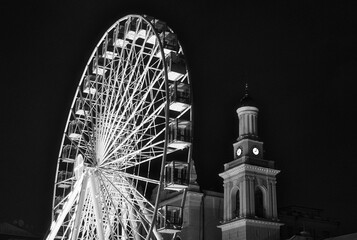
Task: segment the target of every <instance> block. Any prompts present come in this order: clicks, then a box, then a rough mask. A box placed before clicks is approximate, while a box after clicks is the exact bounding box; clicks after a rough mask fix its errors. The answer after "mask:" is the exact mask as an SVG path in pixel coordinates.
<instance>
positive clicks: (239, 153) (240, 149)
mask: <svg viewBox="0 0 357 240" xmlns="http://www.w3.org/2000/svg"><path fill="white" fill-rule="evenodd" d="M240 155H242V148H241V147H239V148H238V149H237V156H238V157H240Z"/></svg>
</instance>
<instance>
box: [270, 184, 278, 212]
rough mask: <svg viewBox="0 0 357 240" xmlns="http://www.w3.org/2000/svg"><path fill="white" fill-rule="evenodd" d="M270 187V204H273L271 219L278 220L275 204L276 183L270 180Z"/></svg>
mask: <svg viewBox="0 0 357 240" xmlns="http://www.w3.org/2000/svg"><path fill="white" fill-rule="evenodd" d="M271 182H272V183H271V187H272V195H273V196H272V200H273V201H272V202H273V218H274V219H277V218H278V211H277V202H276V181H275V180H272V181H271Z"/></svg>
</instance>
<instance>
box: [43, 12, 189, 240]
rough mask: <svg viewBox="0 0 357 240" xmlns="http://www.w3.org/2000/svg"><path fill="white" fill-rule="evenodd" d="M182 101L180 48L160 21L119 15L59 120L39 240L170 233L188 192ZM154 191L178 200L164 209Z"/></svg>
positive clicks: (184, 76)
mask: <svg viewBox="0 0 357 240" xmlns="http://www.w3.org/2000/svg"><path fill="white" fill-rule="evenodd" d="M191 99H192V98H191V90H190V80H189V76H188V70H187V66H186V63H185V58H184V55H183V51H182V48H181V45H180V44H179V42H178V40H177V36H176V34H175V33H174V32H173V31H172V30H171V29H170V28H169V27H168V26H167V25H166V23H165V22H162V21H160V20H158V19H155V18H152V17H149V16H146V15H127V16H125V17H123V18H121V19H119V20H118V21H117V22H116V23H115V24H113V25H112V26H111V27H110V28H109V29H108V30H107V31H106V32H105V34H104V35H103V37H102V38H101V39H100V41H99V43H98V44H97V46H96V47H95V49H94V51H93V53H92V55H91V56H90V58H89V61H88V62H87V65H86V67H85V69H84V72H83V74H82V77H81V79H80V82H79V85H78V88H77V91H76V93H75V97H74V99H73V102H72V106H71V109H70V112H69V115H68V119H67V123H66V127H65V131H64V135H63V138H62V143H61V147H60V152H59V157H58V163H57V170H56V178H55V184H54V195H53V210H52V224H51V228H50V230H49V233H48V235H47V239H48V240H53V239H63V240H67V239H68V240H77V239H81V240H82V239H83V240H86V239H99V240H104V239H113V240H114V239H115V240H121V239H135V240H139V239H162V236H163V235H167V234H171V235H172V234H173V235H176V234H177V233H178V232H179V231H180V230H181V228H182V215H183V206H184V202H185V195H186V194H185V193H186V191H187V187H188V184H189V171H190V161H191V154H192V144H191V143H192V108H191ZM163 191H168V192H171V193H172V192H182V194H181V195H180V196H182V199H181V200H180V201H177V202H176V204H171V205H163V204H162V202H161V201H160V193H161V192H163Z"/></svg>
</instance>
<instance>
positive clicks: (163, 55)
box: [53, 14, 181, 239]
mask: <svg viewBox="0 0 357 240" xmlns="http://www.w3.org/2000/svg"><path fill="white" fill-rule="evenodd" d="M131 17H134V18H140V19H141V20H142V21H145V22H146V23H147V24H149V25H150V27H151V30H152V31H153V33H154V34H155V35H156V37H157V38H159V34H158V33H157V31H156V30H155V28H154V26H153V24H152V23H151V22H150V21H148V20H147V19H146V18H145V16H143V15H137V14H130V15H127V16H125V17H123V18H120V19H119V20H118V21H116V22H115V23H114V24H113V25H112V26H111V27H110V28H109V29H108V30H107V31H106V32H105V33H104V34H103V36H102V37H101V39H100V41H99V42H98V44H97V45H96V47H95V48H94V50H93V52H92V54H91V56H90V58H89V60H88V62H87V64H86V67H85V69H84V71H83V74H82V76H81V80H80V82H79V84H78V86H77V88H76V92H75V97H74V99H73V101H72V104H71V108H70V112H69V114H68V118H67V121H66V126H65V131H64V135H63V138H62V141H61V146H60V151H59V156H58V164H57V170H56V179H57V177H58V173H59V171H58V165H59V161H60V159H61V154H62V151H63V148H64V146H65V145H64V142H65V140H66V138H68V136H66V131H67V130H68V127H69V123H70V119H71V116H72V115H73V111H74V107H75V104H76V100H77V99H78V95H79V94H80V91H81V87H82V84H83V81H84V77H85V76H86V70H87V69H88V68H89V67H90V64H91V62H92V61H93V59H94V56H95V54H96V51H97V50H98V48H99V46H100V45H101V44H102V43H103V41H104V39H105V38H106V36H107V35H108V33H109V32H110V31H111V30H113V28H114V27H115V26H116V25H117V24H118V23H119V22H120V21H124V20H126V19H130V18H131ZM170 30H171V29H170ZM158 44H159V47H158V48H159V50H160V53H161V58H162V59H165V53H164V50H163V46H162V44H161V41H158ZM180 48H181V46H180ZM163 70H164V79H165V80H164V85H165V96H166V97H165V99H166V100H165V102H166V104H165V131H164V132H165V143H164V150H163V155H162V157H161V168H160V181H159V182H160V183H159V184H158V193H157V195H156V200H155V207H154V214H153V218H152V221H155V216H156V214H157V209H158V204H159V198H160V192H161V189H162V178H163V171H164V163H165V161H166V155H167V145H168V130H169V98H168V81H169V80H168V70H167V65H166V64H163ZM54 205H55V192H54V197H53V207H54ZM153 228H154V224H151V225H150V230H149V232H148V235H147V239H148V238H149V236H150V235H151V232H152V230H153Z"/></svg>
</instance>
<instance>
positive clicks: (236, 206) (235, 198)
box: [231, 187, 240, 218]
mask: <svg viewBox="0 0 357 240" xmlns="http://www.w3.org/2000/svg"><path fill="white" fill-rule="evenodd" d="M231 199H232V211H233V212H232V213H233V214H232V217H233V218H235V217H239V215H240V198H239V189H238V188H237V187H236V188H234V189H233V190H232V198H231Z"/></svg>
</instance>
